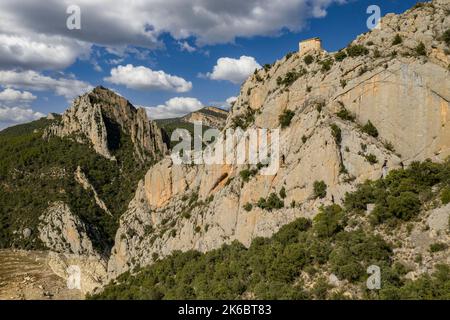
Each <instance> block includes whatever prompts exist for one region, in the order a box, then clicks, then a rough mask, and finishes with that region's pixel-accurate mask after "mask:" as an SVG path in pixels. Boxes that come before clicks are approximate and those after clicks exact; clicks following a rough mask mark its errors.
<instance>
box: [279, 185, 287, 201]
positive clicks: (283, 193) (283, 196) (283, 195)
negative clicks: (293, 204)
mask: <svg viewBox="0 0 450 320" xmlns="http://www.w3.org/2000/svg"><path fill="white" fill-rule="evenodd" d="M280 197H281V199H286V188H285V187H282V188H281V190H280Z"/></svg>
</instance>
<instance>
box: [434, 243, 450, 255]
mask: <svg viewBox="0 0 450 320" xmlns="http://www.w3.org/2000/svg"><path fill="white" fill-rule="evenodd" d="M447 248H448V245H447V244H445V243H442V242H436V243H433V244H431V245H430V252H431V253H435V252H439V251H444V250H447Z"/></svg>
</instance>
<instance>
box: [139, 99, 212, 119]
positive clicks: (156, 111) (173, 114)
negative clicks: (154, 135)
mask: <svg viewBox="0 0 450 320" xmlns="http://www.w3.org/2000/svg"><path fill="white" fill-rule="evenodd" d="M203 107H204V105H203V103H201V102H200V101H199V100H197V99H195V98H183V97H177V98H172V99H170V100H168V101H166V102H165V103H164V104H162V105H158V106H155V107H145V109H146V110H147V115H148V116H149V117H150V118H151V119H170V118H179V117H182V116H184V115H186V114H188V113H191V112H194V111H197V110H199V109H201V108H203Z"/></svg>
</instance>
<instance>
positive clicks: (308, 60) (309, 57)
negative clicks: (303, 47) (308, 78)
mask: <svg viewBox="0 0 450 320" xmlns="http://www.w3.org/2000/svg"><path fill="white" fill-rule="evenodd" d="M303 61H305V63H306V64H307V65H310V64H311V63H313V62H314V57H313V56H312V55H310V54H308V55H307V56H306V57H305V58H304V59H303Z"/></svg>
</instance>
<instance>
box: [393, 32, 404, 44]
mask: <svg viewBox="0 0 450 320" xmlns="http://www.w3.org/2000/svg"><path fill="white" fill-rule="evenodd" d="M402 42H403V39H402V37H401V36H400V35H399V34H398V33H397V34H396V35H395V37H394V40H392V45H393V46H396V45H398V44H401V43H402Z"/></svg>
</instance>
